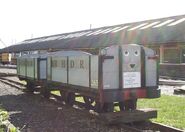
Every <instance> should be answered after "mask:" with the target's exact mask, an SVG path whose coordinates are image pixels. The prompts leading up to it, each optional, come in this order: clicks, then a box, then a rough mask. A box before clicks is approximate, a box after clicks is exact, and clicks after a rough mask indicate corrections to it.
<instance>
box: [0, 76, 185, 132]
mask: <svg viewBox="0 0 185 132" xmlns="http://www.w3.org/2000/svg"><path fill="white" fill-rule="evenodd" d="M0 81H1V82H3V83H5V84H7V85H10V86H11V87H14V88H16V89H18V90H22V91H24V90H25V88H24V87H25V85H24V84H22V83H20V82H17V81H14V80H12V79H9V78H7V76H6V78H5V77H0ZM49 101H51V102H52V103H54V104H56V105H58V106H60V105H61V103H62V104H64V103H63V102H62V101H61V98H60V96H57V95H54V94H52V95H51V98H50V100H49ZM73 107H74V108H75V109H79V110H81V111H83V112H87V113H90V114H89V115H90V116H94V117H95V118H97V119H100V118H99V117H98V116H99V114H98V113H96V112H92V111H89V110H86V109H85V105H84V103H81V102H75V104H74V105H73ZM102 121H103V124H105V125H111V126H112V125H113V126H115V127H118V128H120V129H121V130H124V131H125V130H126V131H131V132H143V131H144V132H147V131H150V132H153V131H154V132H155V131H158V132H183V130H180V129H177V128H174V127H170V126H167V125H163V124H160V123H155V122H150V121H142V122H134V123H117V124H109V123H107V122H105V121H104V120H102ZM102 121H100V122H101V123H102Z"/></svg>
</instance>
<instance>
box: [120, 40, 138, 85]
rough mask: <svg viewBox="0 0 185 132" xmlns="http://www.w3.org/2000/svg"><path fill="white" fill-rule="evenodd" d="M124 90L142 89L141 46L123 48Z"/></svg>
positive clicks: (124, 46) (125, 46)
mask: <svg viewBox="0 0 185 132" xmlns="http://www.w3.org/2000/svg"><path fill="white" fill-rule="evenodd" d="M122 55H123V58H122V59H123V61H122V71H123V88H136V87H141V46H139V45H134V44H132V45H123V46H122Z"/></svg>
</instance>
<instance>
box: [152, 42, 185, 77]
mask: <svg viewBox="0 0 185 132" xmlns="http://www.w3.org/2000/svg"><path fill="white" fill-rule="evenodd" d="M151 48H152V49H154V50H155V51H156V53H157V54H158V56H159V62H160V65H159V75H160V76H167V77H171V78H179V79H183V80H185V44H178V43H176V44H161V45H160V46H158V47H156V46H153V47H151Z"/></svg>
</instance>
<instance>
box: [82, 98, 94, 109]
mask: <svg viewBox="0 0 185 132" xmlns="http://www.w3.org/2000/svg"><path fill="white" fill-rule="evenodd" d="M83 99H84V102H85V107H86V108H87V109H90V108H91V107H92V104H93V103H94V101H95V100H94V99H93V98H92V97H87V96H83Z"/></svg>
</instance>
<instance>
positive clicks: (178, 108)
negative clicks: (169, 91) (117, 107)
mask: <svg viewBox="0 0 185 132" xmlns="http://www.w3.org/2000/svg"><path fill="white" fill-rule="evenodd" d="M138 107H139V108H156V109H157V111H158V117H157V118H156V119H152V121H155V122H158V123H163V124H166V125H170V126H173V127H176V128H180V129H184V130H185V97H177V96H168V95H162V96H161V97H160V98H157V99H141V100H139V101H138Z"/></svg>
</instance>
